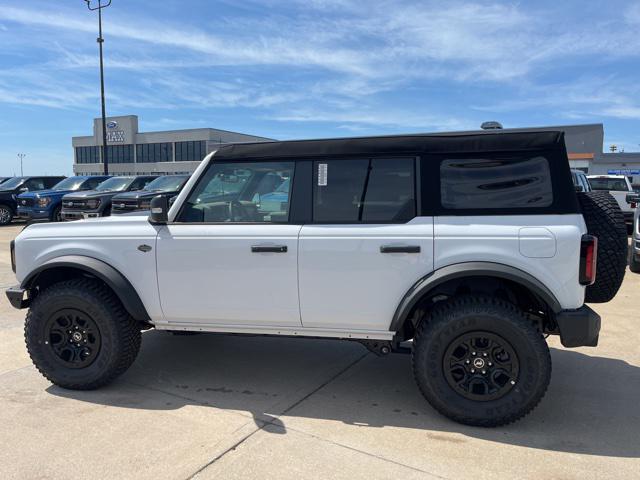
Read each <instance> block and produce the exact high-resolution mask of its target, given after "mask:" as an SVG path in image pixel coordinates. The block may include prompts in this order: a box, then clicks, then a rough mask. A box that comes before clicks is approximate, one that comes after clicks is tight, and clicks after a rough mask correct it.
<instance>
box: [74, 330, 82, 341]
mask: <svg viewBox="0 0 640 480" xmlns="http://www.w3.org/2000/svg"><path fill="white" fill-rule="evenodd" d="M71 338H72V339H73V341H74V342H79V341H80V340H82V334H81V333H80V332H73V335H71Z"/></svg>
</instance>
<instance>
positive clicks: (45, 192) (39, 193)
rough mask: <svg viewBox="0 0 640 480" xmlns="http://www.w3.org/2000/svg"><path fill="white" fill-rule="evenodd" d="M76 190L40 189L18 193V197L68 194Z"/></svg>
mask: <svg viewBox="0 0 640 480" xmlns="http://www.w3.org/2000/svg"><path fill="white" fill-rule="evenodd" d="M72 192H75V190H38V191H37V192H25V193H21V194H20V195H18V198H38V197H46V196H53V195H66V194H67V193H72Z"/></svg>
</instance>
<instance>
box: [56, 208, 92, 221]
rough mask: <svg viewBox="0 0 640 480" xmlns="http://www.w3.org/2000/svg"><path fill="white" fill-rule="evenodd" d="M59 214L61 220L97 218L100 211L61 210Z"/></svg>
mask: <svg viewBox="0 0 640 480" xmlns="http://www.w3.org/2000/svg"><path fill="white" fill-rule="evenodd" d="M60 216H61V217H62V220H82V219H84V218H98V217H99V216H100V212H99V211H97V210H96V211H90V212H83V211H82V210H77V211H69V210H62V212H60Z"/></svg>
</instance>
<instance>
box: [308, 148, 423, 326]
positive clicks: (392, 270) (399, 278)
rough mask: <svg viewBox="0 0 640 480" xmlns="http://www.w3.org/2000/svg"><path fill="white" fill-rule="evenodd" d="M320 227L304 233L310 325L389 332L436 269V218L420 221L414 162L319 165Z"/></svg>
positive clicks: (316, 202) (316, 218) (316, 215)
mask: <svg viewBox="0 0 640 480" xmlns="http://www.w3.org/2000/svg"><path fill="white" fill-rule="evenodd" d="M314 172H315V173H314V182H313V185H314V186H313V223H312V224H309V225H304V226H303V227H302V229H301V231H300V246H299V248H300V253H299V255H300V259H299V284H300V308H301V315H302V323H303V325H304V327H310V328H323V329H343V330H351V331H353V330H369V331H387V330H388V329H389V325H390V323H391V320H392V318H393V314H394V312H395V310H396V308H397V306H398V304H399V303H400V302H401V300H402V298H403V296H404V294H405V293H406V292H407V291H408V290H409V289H410V288H411V286H412V285H413V284H414V283H415V282H416V280H417V279H419V278H421V277H422V276H424V275H426V274H428V273H430V272H431V271H432V270H433V217H421V216H417V215H418V212H417V203H418V202H417V198H416V197H417V196H416V160H415V159H414V158H373V159H367V158H365V159H332V160H328V161H317V162H315V163H314Z"/></svg>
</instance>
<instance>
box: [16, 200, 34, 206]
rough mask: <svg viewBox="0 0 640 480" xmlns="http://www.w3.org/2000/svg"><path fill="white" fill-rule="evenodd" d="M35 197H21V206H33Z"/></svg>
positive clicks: (19, 202)
mask: <svg viewBox="0 0 640 480" xmlns="http://www.w3.org/2000/svg"><path fill="white" fill-rule="evenodd" d="M33 204H34V199H33V198H19V199H18V206H19V207H33Z"/></svg>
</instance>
